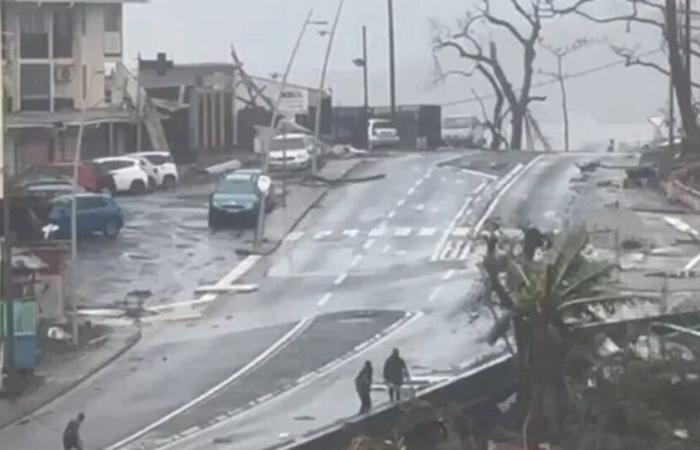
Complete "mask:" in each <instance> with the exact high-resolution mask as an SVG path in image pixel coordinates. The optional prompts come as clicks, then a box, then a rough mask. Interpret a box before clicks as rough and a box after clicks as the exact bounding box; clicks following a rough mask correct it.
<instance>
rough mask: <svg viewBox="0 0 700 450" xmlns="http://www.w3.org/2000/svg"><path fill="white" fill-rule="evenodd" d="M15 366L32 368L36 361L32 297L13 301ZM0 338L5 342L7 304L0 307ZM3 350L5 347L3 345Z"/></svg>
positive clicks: (34, 313) (34, 300)
mask: <svg viewBox="0 0 700 450" xmlns="http://www.w3.org/2000/svg"><path fill="white" fill-rule="evenodd" d="M13 312H14V314H13V316H14V324H13V325H14V347H15V368H16V369H18V370H34V368H35V367H36V362H37V339H36V328H37V304H36V299H34V298H23V299H18V300H15V301H14V302H13ZM0 313H2V314H0V319H1V320H0V339H2V340H3V341H4V343H5V344H7V342H6V339H7V317H8V315H7V304H6V303H3V304H2V308H0ZM5 351H7V347H6V346H5Z"/></svg>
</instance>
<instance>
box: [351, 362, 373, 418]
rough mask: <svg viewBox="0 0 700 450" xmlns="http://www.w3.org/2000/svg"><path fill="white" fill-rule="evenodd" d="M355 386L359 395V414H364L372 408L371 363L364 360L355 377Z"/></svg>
mask: <svg viewBox="0 0 700 450" xmlns="http://www.w3.org/2000/svg"><path fill="white" fill-rule="evenodd" d="M355 388H356V389H357V394H358V395H359V396H360V404H361V406H360V414H366V413H368V412H369V410H370V409H372V396H371V394H370V391H371V389H372V363H371V362H369V361H365V365H364V366H363V367H362V370H360V373H359V374H358V375H357V377H355Z"/></svg>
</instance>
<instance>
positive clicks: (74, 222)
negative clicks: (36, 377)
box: [70, 106, 85, 347]
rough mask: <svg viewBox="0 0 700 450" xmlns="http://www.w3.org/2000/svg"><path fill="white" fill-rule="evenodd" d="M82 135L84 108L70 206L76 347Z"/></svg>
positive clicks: (74, 339)
mask: <svg viewBox="0 0 700 450" xmlns="http://www.w3.org/2000/svg"><path fill="white" fill-rule="evenodd" d="M83 134H85V107H84V106H83V110H82V112H81V114H80V125H79V127H78V138H77V139H76V143H75V152H74V153H75V154H74V155H73V193H72V195H71V206H70V262H71V267H70V274H71V284H70V285H71V293H72V296H71V313H72V315H73V321H72V328H73V333H72V334H73V344H74V345H75V346H76V347H77V346H78V343H79V342H80V341H79V339H78V333H79V329H78V328H79V327H78V172H79V171H78V166H79V165H80V158H81V153H82V149H83Z"/></svg>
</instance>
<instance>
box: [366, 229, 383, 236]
mask: <svg viewBox="0 0 700 450" xmlns="http://www.w3.org/2000/svg"><path fill="white" fill-rule="evenodd" d="M384 233H386V228H375V229H373V230H371V231H370V232H369V237H382V236H384Z"/></svg>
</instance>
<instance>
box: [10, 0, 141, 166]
mask: <svg viewBox="0 0 700 450" xmlns="http://www.w3.org/2000/svg"><path fill="white" fill-rule="evenodd" d="M145 1H146V0H108V1H107V0H71V1H57V0H3V1H2V3H1V7H2V8H3V11H2V30H3V33H2V38H3V42H2V44H3V45H2V48H3V52H2V70H3V79H4V97H5V98H4V102H3V107H4V108H5V113H6V116H5V117H6V129H7V130H6V134H5V158H6V159H5V162H6V164H8V166H9V167H10V168H11V173H19V172H21V171H22V170H24V169H26V168H28V167H29V166H31V165H34V164H44V163H49V162H52V161H63V160H71V159H72V158H73V154H74V151H75V142H76V138H77V130H78V126H79V125H80V123H81V122H84V123H87V124H88V125H89V126H88V127H87V129H86V133H85V134H84V144H85V146H84V147H83V152H84V154H85V157H86V158H87V157H93V156H99V155H103V154H110V153H118V152H119V149H120V148H124V147H127V146H128V142H127V141H128V139H127V135H128V134H129V133H130V129H133V124H134V123H135V117H134V113H133V108H132V109H130V108H128V107H127V106H128V105H125V104H115V103H113V102H112V99H111V92H110V77H111V76H112V74H113V72H114V70H115V68H116V66H117V65H118V64H121V62H122V57H123V48H124V46H123V42H124V38H123V23H122V22H123V8H124V4H126V3H145Z"/></svg>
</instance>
